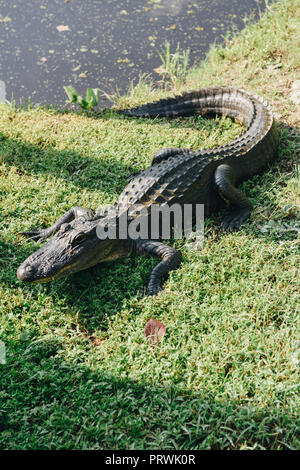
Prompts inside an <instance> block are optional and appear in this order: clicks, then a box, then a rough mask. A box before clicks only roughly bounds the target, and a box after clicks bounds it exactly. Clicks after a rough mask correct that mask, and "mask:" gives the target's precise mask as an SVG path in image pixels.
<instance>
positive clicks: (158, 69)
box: [153, 67, 166, 75]
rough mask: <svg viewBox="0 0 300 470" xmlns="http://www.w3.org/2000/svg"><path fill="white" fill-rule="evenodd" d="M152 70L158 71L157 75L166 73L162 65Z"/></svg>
mask: <svg viewBox="0 0 300 470" xmlns="http://www.w3.org/2000/svg"><path fill="white" fill-rule="evenodd" d="M153 70H154V72H156V73H158V74H159V75H162V74H164V73H166V69H165V68H164V67H156V69H153Z"/></svg>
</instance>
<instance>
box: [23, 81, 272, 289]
mask: <svg viewBox="0 0 300 470" xmlns="http://www.w3.org/2000/svg"><path fill="white" fill-rule="evenodd" d="M116 112H117V113H119V114H122V115H123V116H122V117H123V118H130V117H145V118H156V117H166V118H172V117H180V116H193V115H201V116H206V117H213V116H216V115H225V116H229V117H230V118H232V119H234V120H237V121H238V122H240V123H242V125H243V126H244V127H243V131H242V133H241V134H240V135H239V136H238V137H237V138H235V139H234V140H232V141H231V142H229V143H228V144H227V145H222V146H219V147H214V148H212V149H204V150H199V151H195V150H191V149H184V148H164V149H162V150H159V151H158V152H157V153H156V155H155V156H154V157H153V161H152V165H151V166H150V167H148V168H146V169H144V170H143V171H141V172H140V173H139V174H138V175H137V176H135V177H133V179H131V181H130V182H129V184H128V185H127V186H126V187H125V189H124V191H123V192H122V193H121V195H120V197H119V199H118V201H117V203H115V205H114V206H112V209H113V211H114V214H117V216H116V217H115V218H114V219H112V217H111V214H112V211H111V210H110V209H108V210H106V211H104V212H103V211H100V212H98V213H96V214H95V213H94V212H93V211H91V210H88V209H85V208H83V207H72V208H71V209H70V210H69V211H68V212H66V213H65V214H64V215H63V216H62V217H61V218H60V219H59V220H58V221H57V222H55V223H54V224H53V225H52V226H51V227H49V228H46V229H31V230H30V231H28V232H22V233H23V235H25V236H27V237H30V238H31V239H33V240H36V241H43V240H45V239H46V238H48V237H50V236H51V235H54V236H53V237H52V238H51V239H50V240H49V241H48V242H47V243H45V244H44V245H43V246H41V247H40V248H39V249H38V250H37V251H36V252H34V253H33V254H32V255H31V256H29V257H28V258H27V259H26V261H24V262H23V263H22V264H21V265H20V267H19V268H18V271H17V277H18V279H20V280H21V281H25V282H46V281H50V280H53V279H57V278H60V277H63V276H66V275H68V274H71V273H75V272H78V271H81V270H83V269H87V268H89V267H91V266H94V265H96V264H98V263H102V262H106V261H112V260H116V259H119V258H122V257H124V256H126V255H127V254H128V253H130V252H133V253H138V254H147V255H150V256H157V257H159V258H161V260H160V262H159V263H158V264H157V265H156V267H155V268H154V269H153V270H152V272H151V274H150V278H149V282H148V286H147V289H146V295H152V296H155V295H157V294H158V292H159V291H161V290H162V282H163V278H164V277H166V276H167V275H168V273H169V271H171V270H173V269H176V268H177V267H178V266H179V265H180V263H181V261H182V256H181V253H180V252H179V251H178V250H176V249H175V248H173V247H172V246H169V245H167V244H165V243H164V242H163V241H162V239H161V238H160V237H158V239H151V238H150V239H149V238H145V237H144V238H142V237H140V238H139V237H138V238H135V239H133V238H132V237H128V238H127V239H121V238H120V237H116V238H115V239H111V238H107V239H104V238H103V237H102V238H99V237H98V235H97V233H98V232H97V227H98V228H99V226H103V227H104V226H107V225H109V224H110V221H111V220H113V222H111V223H115V224H116V225H117V223H118V220H119V217H120V216H121V215H122V213H123V212H124V211H125V210H128V209H129V208H130V207H133V206H135V205H140V206H142V207H144V208H147V213H148V214H149V215H148V216H149V217H150V212H149V209H150V208H151V207H152V206H153V204H159V205H161V206H163V205H166V204H168V205H169V206H170V205H172V204H180V205H182V204H204V207H205V215H209V214H211V213H215V212H216V211H218V210H220V209H222V208H224V207H226V206H228V208H229V209H228V213H227V215H226V216H225V217H224V219H223V221H222V228H223V229H224V230H229V231H230V232H231V231H233V230H238V229H240V227H241V225H242V224H243V222H244V221H245V220H246V219H247V218H248V217H249V215H250V212H251V209H252V204H251V202H250V201H249V199H248V198H247V197H246V196H245V195H244V194H243V193H242V192H241V191H240V190H239V189H237V187H236V186H237V185H239V184H240V183H241V182H242V181H244V180H246V179H249V178H251V177H253V176H254V175H256V174H258V173H259V172H261V171H262V170H264V169H265V168H266V167H267V166H268V164H269V162H271V160H272V159H273V158H274V157H275V155H276V152H277V148H278V140H279V137H278V130H277V127H276V123H275V120H274V118H273V114H272V111H271V108H270V106H269V104H268V103H267V102H266V101H264V100H263V99H262V98H260V97H259V96H257V95H251V94H250V93H248V92H247V91H245V90H237V89H233V88H229V87H226V88H225V87H214V88H206V89H200V90H197V91H192V92H186V93H183V94H182V95H179V96H175V97H174V98H167V99H162V100H159V101H156V102H153V103H147V104H145V105H142V106H138V107H134V108H131V109H123V110H122V109H121V110H117V111H116ZM124 116H125V117H124ZM133 217H134V216H133ZM116 220H117V222H116ZM159 233H161V232H159Z"/></svg>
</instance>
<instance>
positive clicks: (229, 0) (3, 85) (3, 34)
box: [0, 0, 264, 107]
mask: <svg viewBox="0 0 300 470" xmlns="http://www.w3.org/2000/svg"><path fill="white" fill-rule="evenodd" d="M263 9H264V0H198V1H197V0H148V1H147V0H6V1H5V0H0V101H1V100H2V101H3V100H4V98H6V99H7V100H9V101H10V100H11V99H14V100H15V101H16V102H17V103H18V104H20V103H24V101H25V99H26V98H27V99H29V101H30V102H32V103H41V104H47V103H49V104H56V105H58V106H60V107H61V106H64V105H65V100H66V95H65V92H64V90H63V85H70V84H71V85H73V86H75V87H76V89H77V90H78V91H79V92H81V93H82V94H84V93H85V90H86V88H87V87H93V88H100V89H102V90H105V91H106V92H108V93H110V92H112V91H114V90H116V88H118V89H119V91H120V92H125V91H126V90H127V89H128V87H129V84H130V82H131V81H132V80H133V81H135V82H136V81H137V79H138V77H139V74H140V73H147V74H148V73H152V75H153V77H155V78H156V79H159V78H160V77H159V75H157V74H156V73H155V72H154V71H153V70H154V69H155V68H157V67H159V65H161V60H160V58H159V56H158V54H157V52H156V49H157V48H160V47H161V46H163V45H164V42H165V41H166V40H168V41H169V42H170V44H171V51H172V52H175V50H176V46H177V43H178V42H179V43H180V48H181V49H187V48H189V49H190V50H191V55H190V63H194V62H195V61H196V60H199V59H202V58H204V56H205V53H206V51H207V50H208V48H209V45H210V44H211V43H212V42H213V41H215V40H217V41H219V42H220V41H221V40H222V35H224V34H225V33H226V31H228V30H229V29H232V25H233V24H234V25H235V26H236V27H237V28H238V29H242V27H243V18H244V16H245V15H246V14H247V15H249V14H252V15H253V16H254V18H258V12H259V10H263Z"/></svg>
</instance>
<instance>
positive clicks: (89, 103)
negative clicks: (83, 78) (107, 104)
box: [64, 85, 98, 110]
mask: <svg viewBox="0 0 300 470" xmlns="http://www.w3.org/2000/svg"><path fill="white" fill-rule="evenodd" d="M64 90H65V92H66V93H67V95H68V98H69V100H68V101H67V103H70V106H72V104H78V105H79V106H80V107H81V108H82V109H84V110H88V109H93V108H94V107H95V106H97V105H98V88H87V90H86V96H85V99H83V97H82V96H81V95H79V93H78V92H77V90H76V89H75V88H74V87H73V86H72V85H69V86H64Z"/></svg>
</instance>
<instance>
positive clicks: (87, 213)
mask: <svg viewBox="0 0 300 470" xmlns="http://www.w3.org/2000/svg"><path fill="white" fill-rule="evenodd" d="M93 216H94V213H93V211H91V210H89V209H86V208H85V207H79V206H74V207H72V208H71V209H70V210H68V212H66V213H65V214H64V215H63V216H62V217H60V219H58V220H57V221H56V222H55V223H54V224H53V225H51V227H48V228H45V229H38V228H32V229H30V230H29V231H28V232H19V233H20V234H21V235H24V236H25V237H28V238H29V239H30V240H35V241H36V242H38V241H43V240H46V238H48V237H50V235H53V234H54V233H56V232H57V231H58V230H59V229H60V228H61V226H62V225H63V224H67V223H68V222H71V221H72V220H74V219H76V218H77V217H84V218H86V219H88V218H91V217H93Z"/></svg>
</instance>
